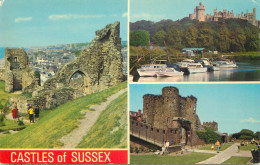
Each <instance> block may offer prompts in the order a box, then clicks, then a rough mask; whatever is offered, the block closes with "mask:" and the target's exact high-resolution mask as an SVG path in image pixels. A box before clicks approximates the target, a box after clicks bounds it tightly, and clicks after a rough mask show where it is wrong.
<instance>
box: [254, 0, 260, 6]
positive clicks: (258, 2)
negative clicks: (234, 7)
mask: <svg viewBox="0 0 260 165" xmlns="http://www.w3.org/2000/svg"><path fill="white" fill-rule="evenodd" d="M252 2H253V3H254V4H256V5H257V6H260V0H252Z"/></svg>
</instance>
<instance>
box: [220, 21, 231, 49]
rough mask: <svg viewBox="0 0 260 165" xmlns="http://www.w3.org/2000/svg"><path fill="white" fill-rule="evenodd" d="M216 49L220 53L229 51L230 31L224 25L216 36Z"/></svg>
mask: <svg viewBox="0 0 260 165" xmlns="http://www.w3.org/2000/svg"><path fill="white" fill-rule="evenodd" d="M217 47H218V50H219V51H221V52H227V51H229V49H230V31H229V30H228V28H227V27H226V26H225V25H222V26H221V27H220V30H219V32H218V34H217Z"/></svg>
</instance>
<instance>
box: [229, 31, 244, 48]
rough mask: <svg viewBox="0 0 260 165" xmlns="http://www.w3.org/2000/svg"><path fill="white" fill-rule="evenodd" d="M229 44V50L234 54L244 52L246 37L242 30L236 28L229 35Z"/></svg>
mask: <svg viewBox="0 0 260 165" xmlns="http://www.w3.org/2000/svg"><path fill="white" fill-rule="evenodd" d="M230 38H231V44H230V49H231V51H234V52H242V51H245V42H246V35H245V32H244V30H243V29H242V28H240V27H236V28H235V29H234V30H233V31H232V32H231V35H230Z"/></svg>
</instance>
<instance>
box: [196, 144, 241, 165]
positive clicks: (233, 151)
mask: <svg viewBox="0 0 260 165" xmlns="http://www.w3.org/2000/svg"><path fill="white" fill-rule="evenodd" d="M238 146H239V143H235V144H233V145H232V146H230V147H228V148H227V149H225V150H224V151H220V152H219V153H218V154H217V155H215V156H213V157H211V158H209V159H207V160H204V161H202V162H199V163H197V164H221V163H223V162H224V161H226V160H228V159H229V158H231V156H237V155H238ZM193 151H194V152H203V151H204V150H193ZM204 153H216V151H205V152H204Z"/></svg>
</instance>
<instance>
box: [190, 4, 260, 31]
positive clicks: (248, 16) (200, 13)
mask: <svg viewBox="0 0 260 165" xmlns="http://www.w3.org/2000/svg"><path fill="white" fill-rule="evenodd" d="M205 9H206V8H205V6H204V5H203V4H202V2H200V3H199V6H196V8H195V9H194V13H193V14H189V18H190V19H191V20H194V19H196V20H198V21H200V22H205V21H208V22H213V21H214V22H217V21H220V20H223V19H228V18H235V19H243V20H247V21H248V22H249V23H251V24H252V25H254V26H256V27H258V28H259V21H258V20H257V19H256V9H255V8H253V13H248V11H247V12H246V13H243V12H241V14H236V15H235V14H234V12H233V10H232V11H231V12H230V11H227V10H226V9H224V10H223V11H218V10H217V9H214V13H213V15H212V14H211V13H210V14H205Z"/></svg>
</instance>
